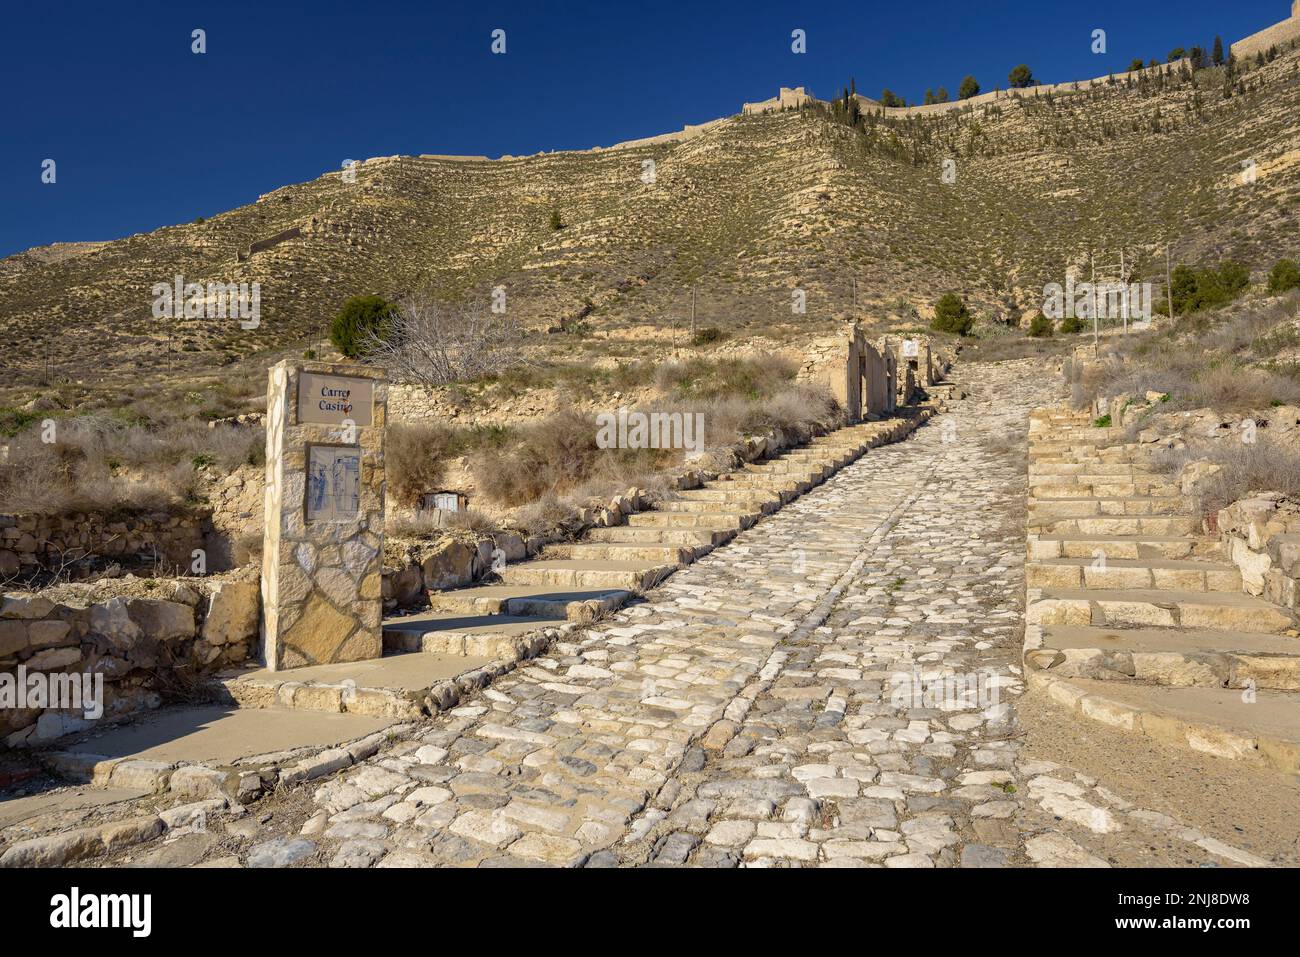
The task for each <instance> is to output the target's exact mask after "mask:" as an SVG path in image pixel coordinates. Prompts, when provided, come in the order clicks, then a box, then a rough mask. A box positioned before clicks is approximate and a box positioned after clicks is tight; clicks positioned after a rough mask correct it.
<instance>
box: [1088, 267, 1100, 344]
mask: <svg viewBox="0 0 1300 957" xmlns="http://www.w3.org/2000/svg"><path fill="white" fill-rule="evenodd" d="M1088 299H1089V300H1090V301H1091V303H1092V355H1093V358H1094V359H1095V358H1096V357H1097V354H1098V353H1099V352H1100V345H1099V343H1098V331H1097V260H1096V257H1094V256H1093V254H1092V250H1091V249H1090V250H1088Z"/></svg>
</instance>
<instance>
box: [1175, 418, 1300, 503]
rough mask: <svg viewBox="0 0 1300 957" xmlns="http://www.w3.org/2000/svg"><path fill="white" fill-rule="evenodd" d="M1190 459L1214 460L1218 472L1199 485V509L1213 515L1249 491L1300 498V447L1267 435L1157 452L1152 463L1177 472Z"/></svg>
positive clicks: (1245, 495)
mask: <svg viewBox="0 0 1300 957" xmlns="http://www.w3.org/2000/svg"><path fill="white" fill-rule="evenodd" d="M1193 461H1208V462H1213V463H1215V464H1216V465H1218V466H1220V467H1221V471H1220V472H1218V473H1217V474H1215V475H1214V476H1213V477H1211V478H1210V479H1208V480H1207V481H1206V483H1205V484H1204V485H1203V486H1202V489H1201V492H1200V495H1199V498H1200V506H1201V511H1202V512H1203V513H1205V514H1212V513H1214V512H1217V511H1219V509H1221V508H1226V507H1227V506H1229V505H1231V504H1232V503H1233V502H1235V501H1237V500H1238V499H1242V498H1246V497H1247V496H1248V495H1250V494H1251V493H1252V492H1281V493H1282V494H1283V495H1285V496H1287V497H1288V498H1291V499H1294V500H1296V501H1300V450H1298V449H1295V448H1292V447H1291V446H1288V445H1284V444H1283V443H1281V442H1279V441H1277V440H1276V439H1272V438H1269V437H1264V436H1261V437H1260V438H1259V440H1258V441H1256V442H1252V443H1249V444H1247V443H1245V442H1239V441H1232V440H1221V441H1219V442H1216V443H1213V444H1207V445H1203V446H1198V447H1189V448H1183V449H1178V450H1170V451H1165V452H1159V453H1156V454H1155V455H1153V456H1152V464H1153V465H1154V466H1155V467H1156V468H1157V469H1159V470H1161V471H1165V472H1168V473H1170V474H1172V475H1175V476H1176V475H1177V474H1178V473H1179V472H1181V471H1182V468H1183V466H1185V465H1187V464H1188V463H1189V462H1193Z"/></svg>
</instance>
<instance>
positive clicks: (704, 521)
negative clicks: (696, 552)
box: [627, 511, 760, 531]
mask: <svg viewBox="0 0 1300 957" xmlns="http://www.w3.org/2000/svg"><path fill="white" fill-rule="evenodd" d="M759 517H760V513H759V512H746V513H744V514H738V513H735V512H723V511H715V512H660V511H655V512H634V513H633V514H631V515H629V516H628V517H627V524H628V526H629V527H630V528H706V529H712V530H718V531H720V530H726V529H746V528H749V527H750V526H751V525H753V524H754V523H755V522H756V521H758V519H759Z"/></svg>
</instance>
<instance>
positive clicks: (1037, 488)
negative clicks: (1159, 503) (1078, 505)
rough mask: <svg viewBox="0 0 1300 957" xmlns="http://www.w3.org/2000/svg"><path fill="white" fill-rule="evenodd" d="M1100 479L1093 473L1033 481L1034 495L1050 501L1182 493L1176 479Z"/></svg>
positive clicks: (1149, 496) (1158, 496)
mask: <svg viewBox="0 0 1300 957" xmlns="http://www.w3.org/2000/svg"><path fill="white" fill-rule="evenodd" d="M1098 478H1099V477H1098V476H1093V479H1094V481H1088V482H1084V481H1077V482H1069V483H1054V484H1035V483H1033V482H1032V481H1031V482H1030V495H1031V497H1032V498H1033V499H1034V500H1037V501H1038V502H1040V503H1046V502H1050V501H1053V500H1055V499H1078V498H1097V499H1104V498H1105V499H1114V498H1152V497H1156V498H1169V497H1172V496H1177V495H1180V494H1181V493H1180V492H1179V489H1178V486H1177V485H1175V484H1174V483H1173V482H1168V481H1161V480H1159V479H1141V480H1134V481H1132V482H1125V483H1123V484H1119V483H1116V482H1115V481H1114V480H1113V479H1110V480H1104V479H1103V480H1100V481H1098V480H1097V479H1098Z"/></svg>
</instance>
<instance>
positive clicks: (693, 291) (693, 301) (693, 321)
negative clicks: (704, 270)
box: [691, 286, 697, 342]
mask: <svg viewBox="0 0 1300 957" xmlns="http://www.w3.org/2000/svg"><path fill="white" fill-rule="evenodd" d="M696 289H697V287H696V286H691V341H692V342H694V341H695V292H696Z"/></svg>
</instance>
